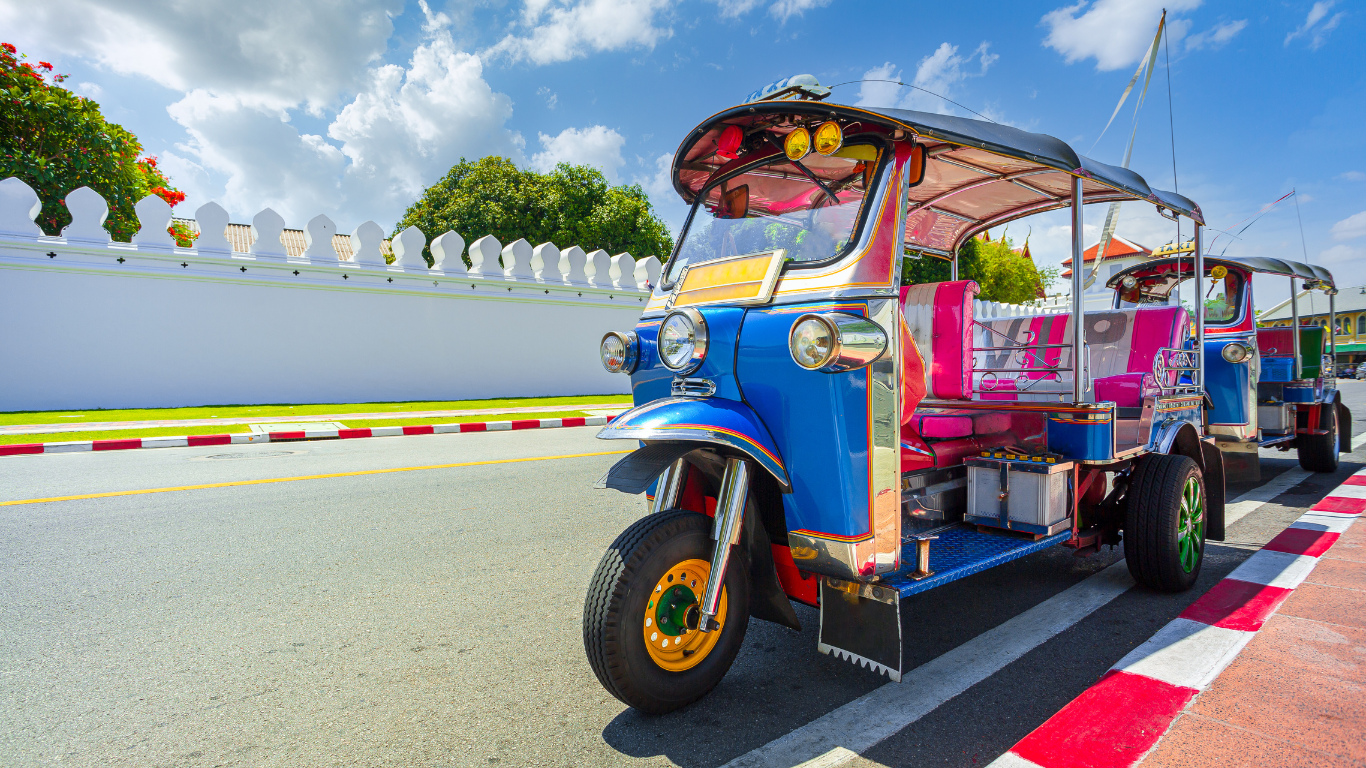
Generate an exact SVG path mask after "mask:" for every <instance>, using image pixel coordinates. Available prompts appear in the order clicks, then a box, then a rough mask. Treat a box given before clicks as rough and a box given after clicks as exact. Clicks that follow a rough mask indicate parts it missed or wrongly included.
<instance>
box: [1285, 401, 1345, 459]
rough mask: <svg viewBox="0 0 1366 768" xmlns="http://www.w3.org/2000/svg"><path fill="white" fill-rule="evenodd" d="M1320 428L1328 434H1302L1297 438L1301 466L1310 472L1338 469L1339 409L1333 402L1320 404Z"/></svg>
mask: <svg viewBox="0 0 1366 768" xmlns="http://www.w3.org/2000/svg"><path fill="white" fill-rule="evenodd" d="M1319 428H1320V429H1327V430H1328V434H1326V435H1301V436H1300V437H1299V438H1298V439H1296V441H1295V442H1296V443H1298V444H1299V448H1298V450H1297V451H1296V452H1297V453H1298V454H1299V455H1300V466H1301V467H1304V468H1305V469H1306V470H1308V471H1310V472H1336V471H1338V449H1339V447H1340V446H1339V445H1338V428H1339V427H1338V409H1337V408H1336V407H1335V406H1334V405H1333V404H1332V403H1324V404H1322V405H1320V406H1319Z"/></svg>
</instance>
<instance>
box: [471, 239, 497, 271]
mask: <svg viewBox="0 0 1366 768" xmlns="http://www.w3.org/2000/svg"><path fill="white" fill-rule="evenodd" d="M502 250H503V244H502V243H500V242H498V238H496V237H494V236H493V235H484V236H483V237H481V238H479V239H478V240H475V241H474V242H472V243H470V274H471V275H501V274H503V269H502V267H501V266H499V265H498V254H499V253H501V252H502Z"/></svg>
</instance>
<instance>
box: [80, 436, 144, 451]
mask: <svg viewBox="0 0 1366 768" xmlns="http://www.w3.org/2000/svg"><path fill="white" fill-rule="evenodd" d="M141 447H142V438H140V437H128V438H124V439H122V440H94V441H91V443H90V450H92V451H126V450H128V449H129V448H141Z"/></svg>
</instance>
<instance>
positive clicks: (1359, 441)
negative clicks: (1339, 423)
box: [1352, 434, 1366, 453]
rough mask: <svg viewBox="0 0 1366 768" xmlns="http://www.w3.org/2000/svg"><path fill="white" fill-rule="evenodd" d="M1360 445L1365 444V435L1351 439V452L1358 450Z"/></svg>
mask: <svg viewBox="0 0 1366 768" xmlns="http://www.w3.org/2000/svg"><path fill="white" fill-rule="evenodd" d="M1362 443H1366V434H1362V435H1357V436H1356V437H1354V438H1352V452H1353V453H1355V452H1356V451H1357V450H1358V449H1360V448H1361V444H1362Z"/></svg>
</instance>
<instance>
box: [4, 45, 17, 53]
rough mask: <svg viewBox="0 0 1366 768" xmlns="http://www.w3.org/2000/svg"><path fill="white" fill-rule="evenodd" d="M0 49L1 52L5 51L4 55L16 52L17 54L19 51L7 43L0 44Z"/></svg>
mask: <svg viewBox="0 0 1366 768" xmlns="http://www.w3.org/2000/svg"><path fill="white" fill-rule="evenodd" d="M0 49H3V50H4V51H5V53H18V52H19V49H18V48H15V47H14V46H12V45H10V44H9V43H0Z"/></svg>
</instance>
